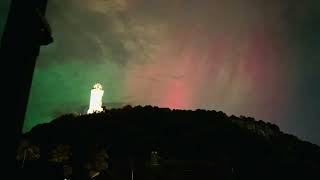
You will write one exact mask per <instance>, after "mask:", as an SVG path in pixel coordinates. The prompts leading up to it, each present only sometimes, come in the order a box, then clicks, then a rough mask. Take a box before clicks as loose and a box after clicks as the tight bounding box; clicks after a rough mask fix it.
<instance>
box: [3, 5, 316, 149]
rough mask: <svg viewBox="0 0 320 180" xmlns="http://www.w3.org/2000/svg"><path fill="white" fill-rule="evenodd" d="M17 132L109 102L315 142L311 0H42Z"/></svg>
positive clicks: (314, 81) (313, 40) (314, 61)
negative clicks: (223, 117) (251, 123)
mask: <svg viewBox="0 0 320 180" xmlns="http://www.w3.org/2000/svg"><path fill="white" fill-rule="evenodd" d="M1 3H2V2H1ZM47 18H48V20H49V22H50V25H51V26H52V29H53V36H54V43H53V44H51V45H49V46H47V47H43V48H42V49H41V54H40V56H39V58H38V61H37V65H36V69H35V72H34V78H33V84H32V88H31V94H30V97H29V104H28V110H27V114H26V119H25V125H24V132H26V131H28V130H30V129H31V128H32V127H34V126H35V125H37V124H39V123H45V122H49V121H51V120H52V119H53V118H55V117H57V116H59V115H62V114H64V113H69V112H81V113H84V112H86V110H87V108H88V105H89V93H90V89H91V87H92V85H93V84H94V83H96V82H100V83H101V84H102V85H103V87H104V90H105V95H104V104H105V105H106V106H107V107H108V108H112V107H122V106H124V105H126V104H131V105H139V104H140V105H155V106H160V107H169V108H177V109H198V108H200V109H208V110H212V109H213V110H217V111H223V112H225V113H227V114H228V115H232V114H234V115H237V116H239V115H245V116H251V117H254V118H255V119H257V120H263V121H268V122H272V123H275V124H277V125H278V126H279V127H280V128H281V130H282V131H284V132H287V133H290V134H294V135H296V136H298V137H299V138H301V139H303V140H308V141H311V142H313V143H316V144H318V145H320V133H319V131H320V102H319V101H320V94H319V93H320V84H319V80H320V71H319V69H320V1H319V0H304V1H302V0H223V1H222V0H201V1H199V0H64V1H59V0H49V4H48V9H47Z"/></svg>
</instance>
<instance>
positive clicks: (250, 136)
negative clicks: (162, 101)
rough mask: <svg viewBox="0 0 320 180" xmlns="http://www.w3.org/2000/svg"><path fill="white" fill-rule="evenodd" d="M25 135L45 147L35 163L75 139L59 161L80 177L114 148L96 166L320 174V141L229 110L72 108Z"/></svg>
mask: <svg viewBox="0 0 320 180" xmlns="http://www.w3.org/2000/svg"><path fill="white" fill-rule="evenodd" d="M23 141H27V142H28V143H29V144H32V145H35V146H37V147H38V148H39V149H40V150H39V151H40V152H39V154H40V158H39V159H38V160H34V161H32V162H33V163H34V164H37V161H39V162H42V164H45V163H46V162H48V161H49V159H50V158H52V151H53V149H55V148H57V147H58V146H63V145H65V146H70V149H71V150H70V154H72V155H69V156H70V158H69V160H66V161H62V160H61V161H59V163H60V164H63V163H65V164H69V165H70V167H72V169H73V171H72V172H73V173H71V174H72V175H70V177H74V179H75V177H80V176H81V177H85V176H88V175H85V174H82V175H79V174H81V173H80V172H84V169H85V168H84V166H86V165H87V164H88V162H89V161H90V160H91V161H92V152H97V151H96V150H97V149H105V150H106V152H107V154H108V159H107V160H106V161H107V164H108V167H107V168H100V169H99V168H98V167H96V166H95V167H96V168H95V171H94V172H101V174H104V176H102V175H100V176H97V177H100V178H102V179H103V178H105V179H129V178H130V169H131V170H132V169H136V171H135V172H136V174H137V175H136V176H137V179H175V180H176V179H268V180H270V179H280V178H281V179H296V178H299V179H301V178H306V179H314V178H316V179H317V178H318V179H320V173H319V172H320V148H319V147H318V146H317V145H315V144H312V143H310V142H306V141H302V140H300V139H298V138H297V137H295V136H293V135H289V134H286V133H283V132H281V130H280V129H279V128H278V127H277V126H276V125H275V124H271V123H267V122H263V121H257V120H255V119H254V118H251V117H245V116H240V117H236V116H227V115H226V114H225V113H223V112H221V111H219V112H216V111H213V110H212V111H207V110H195V111H191V110H170V109H168V108H158V107H152V106H144V107H142V106H136V107H131V106H125V107H123V108H119V109H110V110H105V111H104V112H102V113H96V114H88V115H87V114H86V115H80V114H66V115H63V116H61V117H59V118H57V119H55V120H53V121H52V122H50V123H46V124H40V125H37V126H36V127H34V128H33V129H32V130H31V131H30V132H28V133H26V134H24V136H23ZM61 149H62V150H61V151H66V150H63V148H61ZM99 152H100V151H99ZM151 152H157V153H159V165H157V167H156V168H151V169H150V167H151V166H150V162H151V161H152V160H151V159H152V158H150V154H151ZM20 159H21V158H20ZM67 159H68V158H67ZM28 162H29V161H28ZM28 162H26V163H28ZM20 164H21V160H20V161H19V165H20ZM148 164H149V166H148ZM35 166H36V165H35ZM86 167H88V166H86ZM90 167H91V166H90ZM87 169H88V168H87ZM93 169H94V168H93ZM64 171H65V170H64ZM102 172H103V173H102ZM87 174H90V173H87ZM150 177H152V178H150Z"/></svg>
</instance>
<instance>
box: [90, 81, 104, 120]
mask: <svg viewBox="0 0 320 180" xmlns="http://www.w3.org/2000/svg"><path fill="white" fill-rule="evenodd" d="M103 93H104V91H103V90H102V86H101V84H99V83H97V84H95V85H94V86H93V89H91V94H90V106H89V110H88V114H91V113H94V112H101V111H103V109H102V96H103Z"/></svg>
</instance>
